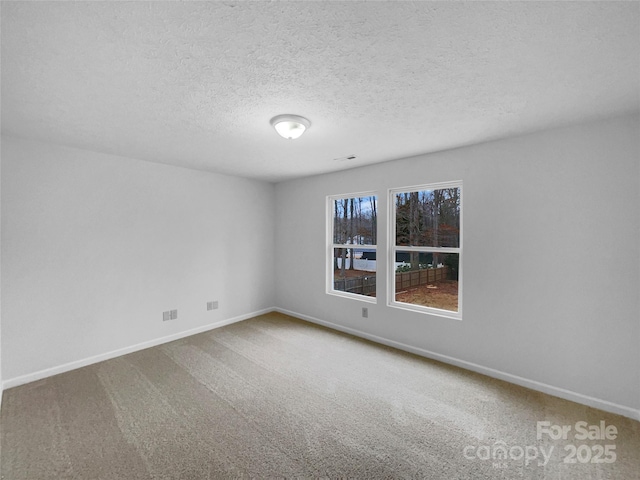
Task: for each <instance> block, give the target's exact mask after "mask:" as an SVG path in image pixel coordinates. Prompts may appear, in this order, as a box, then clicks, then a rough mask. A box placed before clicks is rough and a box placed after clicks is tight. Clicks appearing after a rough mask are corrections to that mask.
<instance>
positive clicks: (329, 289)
mask: <svg viewBox="0 0 640 480" xmlns="http://www.w3.org/2000/svg"><path fill="white" fill-rule="evenodd" d="M356 197H376V198H377V202H378V205H379V204H380V195H378V193H377V192H375V191H369V192H356V193H344V194H339V195H328V196H327V206H326V208H327V210H326V219H327V226H326V232H327V242H326V243H327V251H326V260H325V266H326V280H327V281H326V293H327V294H329V295H336V296H338V297H343V298H352V299H355V300H360V301H362V302H368V303H378V295H377V290H378V282H377V281H376V296H375V297H370V296H368V295H361V294H358V293H351V292H343V291H342V290H334V288H333V285H334V283H333V273H334V272H333V258H334V257H333V252H334V251H335V249H336V248H349V249H351V248H353V245H352V244H342V243H333V238H334V235H333V215H334V210H333V206H334V203H333V202H334V201H335V200H342V199H345V198H356ZM377 233H378V232H376V237H377ZM361 247H363V248H365V249H366V250H375V252H376V279H379V278H380V277H379V276H378V268H377V266H378V265H379V263H378V262H379V261H380V260H379V257H378V245H377V244H376V245H361Z"/></svg>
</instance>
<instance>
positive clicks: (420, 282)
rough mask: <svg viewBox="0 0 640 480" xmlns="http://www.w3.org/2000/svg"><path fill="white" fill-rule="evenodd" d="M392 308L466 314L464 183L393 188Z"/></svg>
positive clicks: (457, 314) (391, 242)
mask: <svg viewBox="0 0 640 480" xmlns="http://www.w3.org/2000/svg"><path fill="white" fill-rule="evenodd" d="M389 202H390V203H389V207H390V208H389V213H390V221H389V248H390V255H389V283H388V291H389V297H388V300H389V301H388V303H389V305H390V306H394V307H400V308H406V309H410V310H415V311H420V312H426V313H432V314H436V315H443V316H447V317H452V318H457V319H460V318H462V309H461V305H462V302H461V300H462V295H461V291H462V290H461V283H462V268H461V267H462V214H461V212H462V182H449V183H439V184H432V185H421V186H417V187H405V188H399V189H393V190H390V195H389Z"/></svg>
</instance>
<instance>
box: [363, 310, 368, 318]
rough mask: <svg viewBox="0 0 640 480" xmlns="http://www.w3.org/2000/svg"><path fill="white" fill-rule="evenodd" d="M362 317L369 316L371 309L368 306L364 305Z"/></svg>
mask: <svg viewBox="0 0 640 480" xmlns="http://www.w3.org/2000/svg"><path fill="white" fill-rule="evenodd" d="M362 318H369V309H368V308H367V307H362Z"/></svg>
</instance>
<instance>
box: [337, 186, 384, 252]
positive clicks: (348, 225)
mask: <svg viewBox="0 0 640 480" xmlns="http://www.w3.org/2000/svg"><path fill="white" fill-rule="evenodd" d="M377 215H378V208H377V197H375V196H372V197H349V198H339V199H337V200H334V201H333V243H341V244H357V245H375V244H376V243H377V241H376V229H377V225H378V221H377Z"/></svg>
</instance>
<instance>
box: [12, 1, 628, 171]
mask: <svg viewBox="0 0 640 480" xmlns="http://www.w3.org/2000/svg"><path fill="white" fill-rule="evenodd" d="M639 6H640V3H638V2H603V3H597V2H358V1H349V2H232V1H227V2H7V1H3V2H2V5H1V16H2V25H1V26H2V51H1V55H2V56H1V61H2V65H1V66H2V130H3V132H5V133H9V134H12V135H16V136H21V137H27V138H33V139H36V140H44V141H51V142H55V143H59V144H64V145H70V146H75V147H81V148H86V149H89V150H95V151H100V152H107V153H113V154H118V155H124V156H128V157H134V158H139V159H144V160H150V161H155V162H161V163H168V164H174V165H180V166H184V167H189V168H196V169H203V170H211V171H216V172H222V173H231V174H236V175H242V176H249V177H255V178H261V179H266V180H269V181H278V180H283V179H288V178H294V177H299V176H305V175H311V174H316V173H321V172H327V171H333V170H339V169H344V168H350V167H354V166H359V165H364V164H368V163H375V162H381V161H385V160H392V159H396V158H400V157H405V156H410V155H415V154H420V153H426V152H433V151H438V150H443V149H448V148H454V147H458V146H462V145H468V144H472V143H478V142H483V141H486V140H490V139H495V138H503V137H507V136H512V135H518V134H521V133H526V132H530V131H535V130H540V129H544V128H549V127H554V126H560V125H565V124H570V123H574V122H579V121H584V120H592V119H597V118H601V117H606V116H610V115H616V114H623V113H627V112H633V111H638V109H639V108H640V107H639V105H640V83H639V82H640V8H639ZM282 113H294V114H298V115H303V116H305V117H307V118H309V119H310V120H311V122H312V126H311V129H310V130H309V131H308V132H307V133H306V134H305V135H304V136H303V137H301V138H300V139H298V140H295V141H287V140H284V139H282V138H280V137H279V136H278V135H277V134H276V133H275V131H274V130H273V129H272V127H271V126H270V125H269V120H270V118H271V117H273V116H275V115H278V114H282ZM351 154H355V155H356V156H357V158H356V159H355V160H345V161H340V160H335V159H336V158H340V157H345V156H348V155H351Z"/></svg>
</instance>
